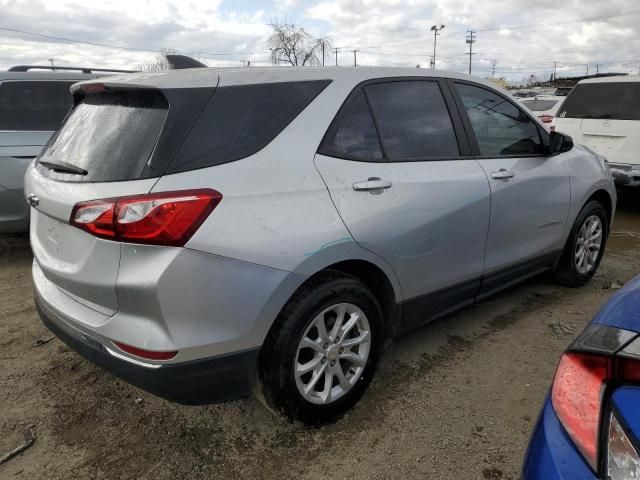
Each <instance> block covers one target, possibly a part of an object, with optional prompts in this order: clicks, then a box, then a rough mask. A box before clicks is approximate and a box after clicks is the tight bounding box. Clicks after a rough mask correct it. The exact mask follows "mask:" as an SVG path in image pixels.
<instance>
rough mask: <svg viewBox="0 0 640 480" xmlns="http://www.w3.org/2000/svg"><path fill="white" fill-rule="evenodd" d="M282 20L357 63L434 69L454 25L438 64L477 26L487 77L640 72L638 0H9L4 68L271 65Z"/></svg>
mask: <svg viewBox="0 0 640 480" xmlns="http://www.w3.org/2000/svg"><path fill="white" fill-rule="evenodd" d="M274 19H279V20H284V19H286V20H288V21H293V22H295V23H297V24H299V25H302V26H304V27H305V28H306V29H307V30H308V31H309V32H311V33H312V34H313V35H316V36H328V37H329V38H330V39H331V40H332V43H333V46H335V47H339V48H341V52H340V54H339V56H338V62H339V64H341V65H352V64H353V53H352V52H351V50H353V49H358V50H359V52H358V64H359V65H390V66H411V67H415V65H417V64H420V65H422V66H428V65H429V56H430V55H431V54H432V52H433V34H432V32H430V31H429V29H430V27H431V26H432V25H433V24H438V25H440V24H444V25H446V28H445V29H444V30H443V31H442V32H441V36H439V37H438V49H437V59H438V61H437V66H438V68H443V69H449V70H456V71H466V69H467V68H468V58H469V57H468V55H465V52H467V51H468V49H467V45H466V44H465V36H466V31H467V29H475V30H476V31H477V43H476V44H475V45H474V52H476V54H475V55H474V56H473V62H474V68H473V71H474V73H475V74H477V75H481V76H490V75H491V67H492V65H493V60H495V61H496V67H495V70H496V76H504V77H506V78H508V79H510V80H515V81H519V80H521V79H523V78H525V77H529V76H530V75H537V76H538V77H539V78H540V77H548V76H549V74H550V73H551V72H552V71H553V69H554V62H557V69H558V72H559V74H563V73H564V74H566V75H571V74H576V75H577V74H583V73H586V71H587V65H588V69H589V73H593V72H595V70H596V68H598V69H599V71H601V72H602V71H623V72H636V73H637V72H638V71H639V69H640V53H639V52H640V48H639V47H640V2H638V1H637V0H607V1H602V0H560V1H558V0H536V1H535V2H534V1H531V0H509V1H505V0H411V1H396V0H319V1H315V2H313V1H304V0H264V1H259V0H250V1H243V0H203V1H200V0H183V1H179V0H175V1H173V0H99V1H91V2H88V1H82V0H46V1H41V0H0V69H5V68H7V67H9V66H11V65H16V64H46V63H49V59H51V58H52V59H53V61H54V63H55V64H56V65H82V66H93V67H105V66H107V67H112V68H116V67H119V68H136V67H138V66H139V65H140V64H141V63H144V62H148V61H151V60H153V58H154V57H155V56H156V54H155V53H154V52H156V51H159V50H161V49H176V50H179V51H181V52H185V53H191V54H198V56H199V57H200V58H204V59H206V61H207V63H208V64H209V65H224V66H240V65H242V64H243V62H244V61H247V60H250V61H251V63H252V65H268V64H270V54H269V50H268V47H267V44H266V40H267V38H268V37H269V34H270V31H271V29H270V27H269V22H270V21H272V20H274ZM21 32H29V33H21ZM33 34H37V35H33ZM38 35H40V36H38ZM51 37H57V38H51ZM64 39H70V40H76V41H81V42H86V43H74V42H69V41H65V40H64ZM90 44H103V45H108V47H107V46H98V45H90ZM115 47H126V49H125V48H115ZM329 62H331V63H335V57H334V56H333V54H332V55H331V57H330V58H328V59H327V63H329ZM596 65H598V67H596Z"/></svg>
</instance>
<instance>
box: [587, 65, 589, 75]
mask: <svg viewBox="0 0 640 480" xmlns="http://www.w3.org/2000/svg"><path fill="white" fill-rule="evenodd" d="M588 75H589V64H588V63H587V76H588Z"/></svg>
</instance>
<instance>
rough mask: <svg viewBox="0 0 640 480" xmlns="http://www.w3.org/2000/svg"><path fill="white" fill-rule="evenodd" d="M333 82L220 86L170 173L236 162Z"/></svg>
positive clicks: (264, 142)
mask: <svg viewBox="0 0 640 480" xmlns="http://www.w3.org/2000/svg"><path fill="white" fill-rule="evenodd" d="M329 83H331V81H330V80H314V81H305V82H282V83H263V84H256V85H241V86H229V87H218V88H217V89H216V91H215V92H214V94H213V96H212V98H211V101H210V102H209V104H208V105H207V106H206V107H205V110H204V112H203V113H202V115H201V116H200V118H199V119H198V121H197V123H196V125H195V126H194V127H193V130H192V131H191V133H190V134H189V137H188V138H187V140H186V141H185V143H184V145H183V146H182V147H181V149H180V151H179V152H178V155H177V156H176V158H175V159H174V161H173V162H172V163H171V165H170V166H169V169H168V171H167V173H174V172H183V171H187V170H195V169H198V168H204V167H211V166H214V165H220V164H223V163H229V162H233V161H235V160H239V159H241V158H245V157H248V156H249V155H253V154H254V153H256V152H258V151H259V150H261V149H263V148H264V147H265V146H267V145H268V144H269V143H270V142H271V141H272V140H273V139H274V138H275V137H276V136H278V135H279V134H280V133H281V132H282V131H283V130H284V129H285V128H286V127H287V125H289V124H290V123H291V122H292V121H293V119H294V118H296V117H297V116H298V115H299V114H300V112H302V111H303V110H304V109H305V108H306V107H307V106H308V105H309V104H310V103H311V101H312V100H313V99H314V98H315V97H316V96H317V95H319V94H320V92H322V90H324V89H325V88H326V86H327V85H329Z"/></svg>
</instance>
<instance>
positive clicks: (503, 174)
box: [491, 168, 516, 180]
mask: <svg viewBox="0 0 640 480" xmlns="http://www.w3.org/2000/svg"><path fill="white" fill-rule="evenodd" d="M515 176H516V174H515V173H514V172H512V171H511V170H507V169H506V168H501V169H500V170H498V171H497V172H492V173H491V178H493V179H495V180H509V179H510V178H513V177H515Z"/></svg>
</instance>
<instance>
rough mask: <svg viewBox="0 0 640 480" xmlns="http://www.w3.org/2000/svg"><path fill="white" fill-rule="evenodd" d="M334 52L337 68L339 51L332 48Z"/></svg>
mask: <svg viewBox="0 0 640 480" xmlns="http://www.w3.org/2000/svg"><path fill="white" fill-rule="evenodd" d="M333 51H334V52H336V67H337V66H338V52H339V51H340V49H339V48H334V49H333Z"/></svg>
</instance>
